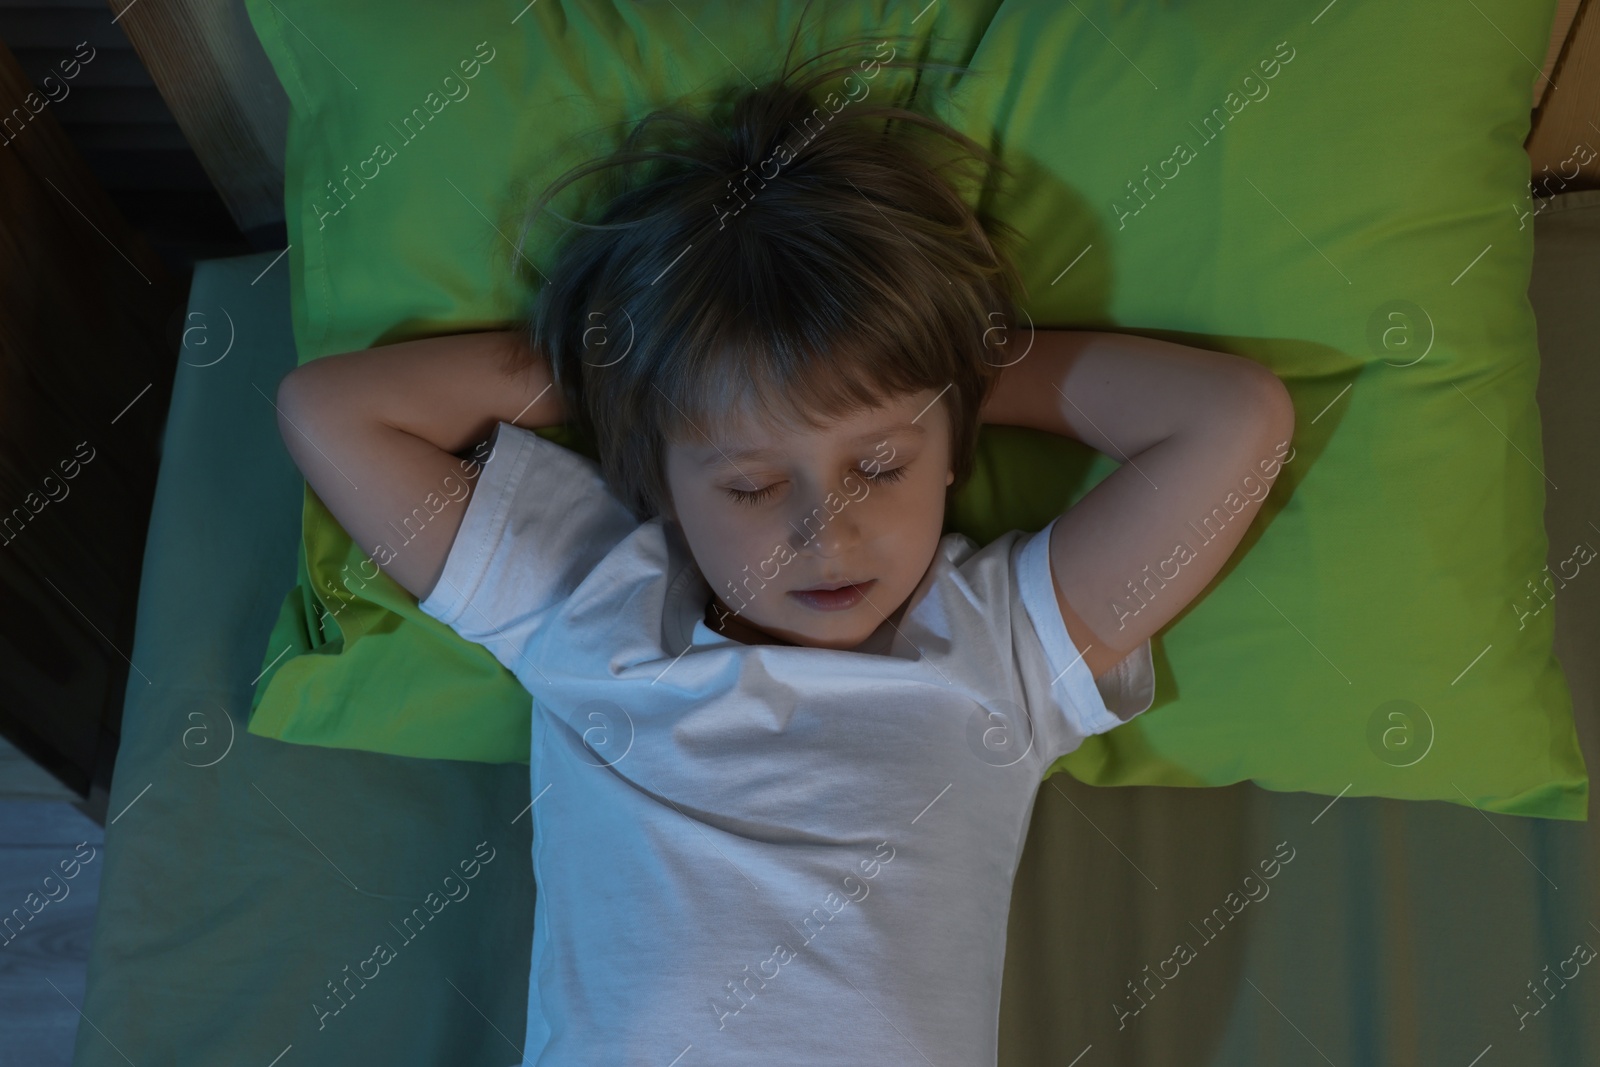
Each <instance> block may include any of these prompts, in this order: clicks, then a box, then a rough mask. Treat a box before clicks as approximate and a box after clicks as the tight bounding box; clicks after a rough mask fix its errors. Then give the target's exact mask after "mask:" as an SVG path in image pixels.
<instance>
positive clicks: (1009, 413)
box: [982, 330, 1294, 678]
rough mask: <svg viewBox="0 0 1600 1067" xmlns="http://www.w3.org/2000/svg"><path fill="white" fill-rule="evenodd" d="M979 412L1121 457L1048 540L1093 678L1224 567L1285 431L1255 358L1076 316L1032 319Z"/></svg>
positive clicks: (1274, 465) (1274, 384) (1281, 400)
mask: <svg viewBox="0 0 1600 1067" xmlns="http://www.w3.org/2000/svg"><path fill="white" fill-rule="evenodd" d="M982 418H983V421H985V422H994V423H1000V424H1007V425H1013V426H1029V427H1033V428H1035V429H1041V430H1047V431H1050V432H1052V433H1059V434H1063V435H1065V436H1068V437H1073V438H1076V439H1077V440H1080V441H1082V442H1084V443H1085V444H1088V445H1091V446H1092V447H1094V448H1096V449H1098V450H1099V451H1101V452H1104V453H1106V454H1107V455H1109V456H1112V457H1113V458H1115V459H1118V460H1121V461H1122V466H1121V467H1120V468H1118V469H1117V470H1115V471H1113V472H1112V473H1111V474H1109V475H1108V476H1107V477H1106V478H1105V479H1104V480H1103V481H1101V482H1100V483H1099V484H1097V485H1096V486H1095V487H1094V488H1093V489H1091V490H1090V491H1089V492H1088V493H1087V494H1085V495H1084V497H1083V499H1082V500H1080V501H1078V503H1077V504H1076V505H1074V506H1073V507H1071V508H1069V509H1067V511H1066V512H1065V513H1064V514H1063V515H1062V516H1061V518H1060V519H1058V520H1057V521H1056V525H1055V528H1054V530H1053V531H1052V536H1051V541H1050V566H1051V570H1052V572H1053V576H1054V579H1055V587H1056V600H1057V602H1058V603H1059V604H1060V606H1061V616H1062V619H1063V621H1064V622H1065V623H1066V628H1067V633H1068V635H1069V636H1070V637H1071V638H1072V642H1073V644H1074V645H1076V646H1077V647H1078V648H1079V649H1081V650H1082V651H1083V655H1084V661H1085V663H1086V664H1087V665H1088V667H1089V670H1090V673H1091V674H1093V675H1094V676H1095V677H1096V678H1099V677H1100V676H1101V675H1103V674H1105V673H1106V672H1107V671H1109V670H1111V668H1113V667H1115V666H1116V665H1117V664H1118V663H1119V662H1121V661H1122V660H1123V659H1124V658H1126V657H1127V656H1128V654H1129V653H1131V652H1133V651H1134V650H1135V649H1137V648H1138V647H1139V646H1140V645H1141V644H1143V643H1144V641H1145V640H1146V639H1147V638H1148V637H1150V636H1151V635H1152V634H1154V633H1155V632H1156V631H1157V630H1159V629H1161V627H1163V626H1165V625H1166V624H1167V623H1168V622H1170V621H1171V620H1172V619H1173V618H1174V617H1175V616H1176V615H1177V614H1178V613H1179V612H1180V611H1182V610H1183V609H1184V607H1186V606H1187V605H1188V604H1189V602H1190V601H1192V600H1194V598H1195V597H1196V596H1198V595H1199V594H1200V592H1201V591H1202V590H1203V589H1204V588H1205V587H1206V585H1207V583H1209V582H1210V581H1211V579H1212V578H1213V577H1215V576H1216V574H1217V572H1218V571H1220V570H1221V569H1222V566H1223V564H1224V563H1226V562H1227V560H1228V557H1229V556H1230V555H1232V553H1233V550H1234V548H1235V547H1236V546H1237V545H1238V543H1239V541H1240V540H1241V539H1242V538H1243V537H1244V534H1245V530H1246V528H1247V527H1248V526H1249V525H1250V522H1251V520H1252V519H1253V518H1254V517H1255V514H1256V512H1257V511H1258V510H1260V505H1261V501H1262V499H1264V498H1265V496H1266V494H1267V490H1268V489H1269V488H1270V486H1271V484H1272V482H1273V479H1274V478H1276V476H1277V473H1278V470H1279V469H1280V467H1281V465H1282V461H1283V456H1284V452H1285V450H1286V449H1287V448H1288V447H1289V441H1290V439H1291V438H1292V437H1293V434H1294V406H1293V403H1292V402H1291V400H1290V398H1289V393H1288V390H1287V389H1285V388H1284V385H1283V383H1282V382H1281V381H1279V380H1278V378H1277V377H1276V376H1274V375H1273V374H1272V373H1271V372H1270V371H1268V370H1267V369H1266V368H1264V367H1262V366H1261V365H1260V364H1257V363H1254V362H1252V361H1250V360H1247V359H1243V358H1241V357H1238V356H1233V355H1229V354H1227V353H1222V352H1210V351H1206V350H1204V349H1198V348H1190V347H1188V346H1186V345H1179V344H1174V343H1172V342H1170V341H1162V340H1158V339H1156V338H1151V337H1141V336H1137V335H1133V334H1118V333H1101V332H1091V331H1073V330H1040V331H1038V333H1037V334H1036V336H1035V340H1034V346H1033V349H1032V351H1030V352H1029V354H1028V355H1027V356H1026V357H1025V358H1024V359H1022V360H1021V361H1019V362H1018V363H1016V364H1014V365H1012V366H1010V367H1007V368H1006V369H1005V370H1004V371H1003V372H1002V374H1001V378H1000V381H999V383H997V385H996V386H995V389H994V392H993V394H992V395H991V398H990V400H989V402H988V403H987V404H986V405H985V407H984V411H983V415H982Z"/></svg>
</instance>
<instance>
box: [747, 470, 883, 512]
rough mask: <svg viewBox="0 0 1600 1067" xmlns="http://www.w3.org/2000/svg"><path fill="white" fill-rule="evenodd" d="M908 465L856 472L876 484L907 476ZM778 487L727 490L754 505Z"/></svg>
mask: <svg viewBox="0 0 1600 1067" xmlns="http://www.w3.org/2000/svg"><path fill="white" fill-rule="evenodd" d="M908 466H910V464H909V463H908V464H906V467H908ZM906 467H896V468H895V469H894V470H888V471H879V472H878V473H877V474H867V472H866V471H857V472H856V473H858V474H861V475H864V476H865V477H866V479H867V481H869V482H872V483H873V484H875V485H876V484H881V483H888V482H898V481H899V480H900V479H902V478H904V477H905V476H906ZM777 487H778V483H777V482H774V483H772V484H771V485H769V486H767V487H766V488H765V489H756V490H754V491H749V490H744V489H729V490H727V493H728V495H729V496H731V497H733V499H734V501H735V502H736V503H739V504H752V505H754V504H759V503H761V502H762V501H763V500H765V499H766V498H767V497H768V496H770V495H772V491H773V490H774V489H776V488H777Z"/></svg>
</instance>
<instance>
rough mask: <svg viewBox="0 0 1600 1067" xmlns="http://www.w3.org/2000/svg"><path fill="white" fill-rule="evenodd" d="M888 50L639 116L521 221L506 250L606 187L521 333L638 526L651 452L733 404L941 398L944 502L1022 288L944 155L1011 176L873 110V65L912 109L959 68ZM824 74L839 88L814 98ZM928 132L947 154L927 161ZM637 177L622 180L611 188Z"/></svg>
mask: <svg viewBox="0 0 1600 1067" xmlns="http://www.w3.org/2000/svg"><path fill="white" fill-rule="evenodd" d="M808 6H809V5H808ZM802 24H803V18H802ZM798 38H799V33H798V31H797V32H796V36H795V40H798ZM861 46H862V42H861V41H857V42H854V43H852V44H847V45H843V46H840V47H838V48H831V49H828V50H827V51H824V52H822V53H820V54H818V55H817V56H815V57H813V59H812V60H809V61H807V63H805V64H801V66H800V68H799V69H803V68H804V67H805V66H808V65H810V63H812V62H815V61H817V60H819V59H822V58H823V57H826V56H829V55H832V54H834V53H836V52H840V51H843V50H845V49H850V48H857V47H861ZM793 51H794V43H793V41H791V43H790V46H789V52H790V54H791V55H792V53H793ZM893 55H894V52H893V50H892V49H890V47H889V45H888V42H887V41H884V42H880V43H879V44H878V45H877V48H876V50H875V51H874V52H873V53H872V54H871V55H870V56H868V57H867V58H865V59H863V60H862V61H861V62H860V63H857V64H850V65H843V66H834V67H830V68H828V69H826V70H823V71H820V72H818V73H815V74H813V75H811V76H809V77H806V78H803V79H801V80H793V79H794V77H795V75H796V74H797V73H798V70H792V69H791V68H790V67H789V66H788V56H786V57H785V66H784V68H783V71H782V72H781V73H780V74H779V75H778V76H777V77H776V78H775V79H774V80H772V81H769V82H767V83H766V84H763V85H760V86H758V87H756V88H746V89H744V90H742V91H739V92H737V93H736V94H734V95H732V96H731V97H725V98H724V100H723V101H722V103H721V104H720V106H717V107H714V108H713V113H712V114H711V115H710V116H708V117H703V116H701V115H699V114H696V113H694V112H691V111H686V110H683V109H680V108H661V109H657V110H655V111H652V112H651V113H650V114H648V115H646V116H645V117H644V118H643V119H642V120H640V121H639V122H638V124H637V125H636V126H635V127H634V128H633V130H632V131H631V132H630V134H629V135H628V137H627V138H626V140H625V141H624V143H623V144H622V146H621V147H620V148H619V149H618V150H616V151H615V152H613V153H612V154H611V155H609V156H606V157H603V158H601V159H597V160H594V161H591V162H589V163H586V164H583V165H580V166H578V167H575V168H573V169H572V170H569V171H567V172H566V173H565V174H564V175H562V176H561V177H560V178H558V179H556V180H555V181H554V182H553V183H551V184H550V185H549V186H548V187H546V188H545V190H544V192H543V193H542V194H541V195H540V196H539V197H538V199H537V201H536V203H535V204H534V206H533V207H532V208H531V209H530V210H529V212H528V214H527V217H526V218H525V220H524V222H523V226H522V231H521V241H522V242H526V240H527V239H528V234H529V231H530V228H531V227H532V225H533V223H534V222H535V221H536V220H537V218H538V216H539V214H540V213H541V212H542V211H543V210H544V209H545V208H546V206H547V205H548V204H549V203H550V201H551V200H552V199H554V197H555V196H556V195H557V194H558V193H559V192H560V191H561V190H562V189H564V188H565V187H566V186H568V185H570V184H572V183H573V182H575V181H577V180H579V179H580V178H583V177H585V176H587V175H589V174H591V173H596V172H606V173H607V174H608V175H609V176H611V187H610V188H609V189H606V190H604V191H603V192H602V194H601V208H600V211H599V213H598V218H597V219H596V220H595V221H594V222H588V223H584V222H576V221H574V220H570V219H568V220H566V221H567V222H569V223H571V224H572V226H573V229H572V230H571V231H570V234H571V235H570V238H569V239H568V240H567V241H566V242H565V244H564V246H563V247H562V248H561V250H560V253H559V257H558V259H557V261H556V263H555V265H554V267H553V269H552V270H551V271H550V273H549V277H548V280H547V281H545V282H544V283H543V284H542V286H541V287H540V289H539V291H538V295H537V299H536V301H535V303H534V307H533V310H532V313H531V315H530V316H529V318H528V321H527V322H526V324H525V329H526V332H527V337H528V340H529V341H530V343H531V351H532V352H535V353H539V354H542V355H543V356H544V357H545V358H547V359H548V360H549V363H550V367H551V371H552V376H553V378H554V380H555V383H556V386H557V387H558V388H559V389H560V390H561V395H562V400H563V404H564V407H565V410H566V412H567V417H568V419H569V423H570V425H571V426H572V428H573V429H574V430H575V431H576V432H577V433H578V434H579V435H581V436H582V437H584V438H587V439H588V441H589V442H590V444H591V446H592V450H593V452H594V453H595V454H596V455H597V456H598V457H599V461H600V467H601V471H602V473H603V475H604V476H605V478H606V481H607V483H608V484H609V485H610V486H611V488H612V490H613V492H615V493H616V494H617V496H618V497H619V498H620V499H621V500H622V501H623V502H624V503H625V504H626V505H627V506H628V507H630V508H631V509H632V510H633V512H634V513H635V515H637V516H638V517H639V519H640V520H641V521H643V520H646V519H649V518H651V517H654V516H656V515H661V514H663V513H665V505H666V503H667V501H668V500H669V499H670V496H669V492H668V488H667V482H666V475H665V470H664V458H665V454H666V446H667V444H668V443H669V442H672V441H683V442H694V443H701V442H704V441H705V440H706V439H707V438H706V436H705V435H707V434H711V435H713V436H714V431H713V429H712V428H713V426H715V425H717V424H718V422H719V419H721V418H722V417H724V416H725V415H726V413H729V412H732V411H735V410H747V411H752V412H753V413H754V414H755V416H756V417H757V418H763V419H768V420H772V419H777V420H793V421H795V422H798V423H803V424H806V425H809V426H811V427H812V428H814V429H816V428H820V427H821V426H822V425H823V424H824V423H826V422H827V421H830V420H832V419H834V418H838V417H841V416H844V415H847V414H852V413H854V412H856V411H859V410H861V409H863V408H865V407H870V406H875V405H877V404H880V403H882V402H883V401H884V400H886V399H888V398H890V397H894V396H898V395H901V394H906V393H913V392H917V391H919V390H923V389H930V388H931V389H934V390H939V391H941V392H942V395H943V400H944V402H945V403H946V405H947V410H948V412H949V414H950V423H951V427H952V431H951V438H952V439H951V465H952V467H953V468H954V470H955V475H956V478H955V482H954V483H953V484H952V485H951V486H950V490H949V491H950V492H952V493H953V492H954V491H956V490H957V489H959V488H960V487H961V486H962V485H963V484H964V483H965V481H966V480H967V478H968V476H969V475H970V473H971V471H972V466H973V462H974V452H975V449H976V447H977V436H978V421H979V420H978V416H979V409H980V408H981V406H982V404H983V402H984V400H985V398H986V397H987V396H988V394H989V390H990V389H991V388H992V385H993V382H994V380H995V378H996V377H997V375H998V372H999V368H1000V367H1002V366H1004V365H1005V364H1006V363H1008V362H1011V359H1010V358H1009V357H1008V355H1007V353H1009V352H1010V351H1011V350H1012V349H1013V348H1014V347H1016V346H1012V345H1007V344H1004V343H1003V339H1004V337H1005V336H1006V334H1007V333H1008V332H1009V331H1010V330H1011V329H1013V328H1015V327H1016V326H1017V325H1018V323H1017V320H1016V307H1015V303H1014V301H1015V299H1016V294H1018V293H1020V292H1021V291H1022V290H1023V283H1022V280H1021V278H1020V276H1019V275H1018V274H1017V271H1016V268H1015V267H1014V265H1013V264H1012V262H1011V260H1010V258H1009V257H1008V255H1006V254H1005V253H1004V252H1002V251H1001V250H1000V248H999V247H997V241H996V237H997V236H998V235H1000V234H1002V233H1003V234H1004V235H1005V236H1006V237H1008V238H1009V237H1013V236H1015V235H1016V231H1015V230H1014V229H1013V228H1011V227H1010V226H1007V225H1006V224H1004V223H1001V222H999V221H997V220H995V219H994V218H992V217H991V216H989V215H988V214H987V213H985V212H984V211H982V210H981V209H978V210H975V209H973V208H971V207H969V206H968V204H967V202H966V201H965V199H963V197H962V195H961V194H960V193H959V192H958V190H957V188H956V187H955V186H954V185H953V184H952V183H951V181H949V180H947V179H946V177H945V175H944V174H943V173H942V169H941V163H942V164H943V165H945V166H949V167H950V168H951V171H952V173H953V174H954V176H955V180H957V181H960V180H964V179H966V178H967V177H968V174H967V171H966V169H965V168H966V167H967V166H970V165H971V164H972V163H974V162H976V163H977V164H979V172H978V173H977V174H975V175H972V177H975V178H976V179H977V180H979V181H980V182H981V181H982V180H983V179H985V178H986V177H987V176H988V175H987V174H986V173H984V171H985V169H988V170H992V171H1000V172H1004V173H1009V171H1007V170H1006V168H1005V167H1004V166H1003V165H1002V164H1001V163H1000V162H999V160H998V159H997V158H996V157H994V156H993V155H992V154H991V153H989V152H988V151H986V150H985V149H984V148H983V147H982V146H981V145H979V144H978V143H977V142H975V141H973V140H972V139H970V138H968V137H966V136H965V135H963V134H961V133H959V132H958V131H956V130H955V129H953V128H951V127H950V126H948V125H947V124H945V123H943V122H940V121H939V120H937V119H935V118H932V117H929V116H926V115H922V114H919V113H918V112H916V111H913V110H910V109H909V108H906V107H902V106H898V105H896V104H894V103H892V102H884V103H874V102H871V100H870V97H871V95H872V93H873V92H878V93H879V94H880V95H884V94H887V92H888V90H887V89H886V88H885V87H884V86H882V85H881V84H879V83H878V82H877V81H876V79H877V77H878V75H879V74H880V73H881V68H886V67H888V68H911V69H915V70H916V71H917V80H916V84H915V85H913V87H912V90H911V94H910V95H912V96H913V97H914V96H915V94H916V92H917V89H918V87H919V86H920V85H921V81H922V73H923V71H924V70H925V69H927V70H943V71H947V72H958V73H965V72H966V68H965V67H960V66H952V65H948V64H939V63H928V62H910V61H900V62H893V61H892V58H893ZM885 56H887V57H888V58H889V60H890V61H888V62H886V61H885V59H884V57H885ZM836 74H838V75H840V83H839V87H838V88H836V89H835V90H834V91H833V92H831V93H829V94H827V95H826V96H824V97H823V98H822V100H821V101H820V102H818V101H817V100H815V99H814V98H813V90H814V89H816V88H817V87H819V86H821V85H822V84H823V83H824V82H826V81H827V80H828V79H829V78H830V77H832V76H833V75H836ZM851 75H853V77H852V76H851ZM862 86H865V87H866V89H865V91H863V89H862ZM891 127H892V130H891ZM947 142H948V143H952V144H953V145H954V146H955V149H956V150H955V152H954V153H953V154H950V155H949V157H948V158H945V159H943V160H942V161H941V160H937V159H936V158H935V156H936V153H935V149H936V148H937V147H939V146H940V145H942V144H946V143H947ZM635 165H638V166H640V167H641V169H642V174H641V176H640V177H639V178H638V179H636V180H633V181H628V182H619V181H618V180H617V179H616V178H615V173H616V170H615V169H614V168H618V169H627V168H631V167H633V166H635ZM552 213H554V212H552ZM518 247H519V251H520V248H521V243H519V246H518ZM518 358H519V359H520V360H523V361H525V360H526V359H527V358H529V354H528V353H522V354H520V356H519V357H518ZM510 369H516V364H515V362H514V363H513V364H512V367H511V368H510ZM947 387H948V388H947ZM747 405H748V406H747Z"/></svg>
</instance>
